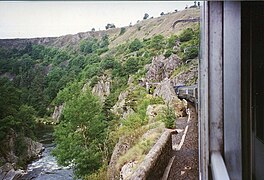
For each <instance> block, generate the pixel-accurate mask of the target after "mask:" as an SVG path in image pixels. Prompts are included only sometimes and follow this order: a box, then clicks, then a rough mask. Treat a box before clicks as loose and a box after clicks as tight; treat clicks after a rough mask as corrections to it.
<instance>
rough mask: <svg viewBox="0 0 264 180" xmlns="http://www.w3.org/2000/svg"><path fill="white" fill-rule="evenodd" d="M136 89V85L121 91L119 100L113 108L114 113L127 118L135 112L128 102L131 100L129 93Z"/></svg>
mask: <svg viewBox="0 0 264 180" xmlns="http://www.w3.org/2000/svg"><path fill="white" fill-rule="evenodd" d="M134 89H135V87H134V86H130V87H129V88H128V89H127V90H126V91H124V92H121V93H120V95H119V96H118V101H117V102H116V104H115V105H114V106H113V108H112V109H111V111H112V112H113V113H114V114H116V115H118V116H120V117H122V118H124V119H125V118H126V117H127V116H128V115H129V114H131V113H133V112H134V110H133V109H132V108H131V107H130V106H127V104H128V103H127V102H128V101H129V99H128V95H129V93H130V92H132V91H133V90H134Z"/></svg>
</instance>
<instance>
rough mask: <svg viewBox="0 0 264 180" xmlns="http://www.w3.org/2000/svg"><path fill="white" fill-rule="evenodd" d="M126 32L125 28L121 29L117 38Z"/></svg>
mask: <svg viewBox="0 0 264 180" xmlns="http://www.w3.org/2000/svg"><path fill="white" fill-rule="evenodd" d="M125 32H126V28H125V27H121V29H120V33H119V36H121V35H122V34H124V33H125Z"/></svg>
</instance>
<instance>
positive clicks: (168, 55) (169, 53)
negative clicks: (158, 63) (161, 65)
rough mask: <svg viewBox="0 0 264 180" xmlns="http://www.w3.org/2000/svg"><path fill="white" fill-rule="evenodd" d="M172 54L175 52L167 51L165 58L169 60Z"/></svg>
mask: <svg viewBox="0 0 264 180" xmlns="http://www.w3.org/2000/svg"><path fill="white" fill-rule="evenodd" d="M172 53H173V51H172V50H170V49H169V50H167V51H166V52H165V54H164V56H165V57H166V58H168V57H170V55H172Z"/></svg>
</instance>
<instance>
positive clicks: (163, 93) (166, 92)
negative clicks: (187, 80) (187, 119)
mask: <svg viewBox="0 0 264 180" xmlns="http://www.w3.org/2000/svg"><path fill="white" fill-rule="evenodd" d="M153 95H154V96H159V97H161V98H162V99H163V100H164V102H165V104H168V105H169V106H170V107H173V108H174V110H175V112H176V115H177V116H184V114H185V109H186V107H185V105H184V103H183V102H182V101H181V100H180V99H179V98H178V97H177V95H176V93H175V91H174V89H173V86H172V84H171V80H170V79H168V78H165V79H164V80H163V81H162V82H161V83H160V84H159V85H158V86H157V87H156V89H155V90H154V93H153Z"/></svg>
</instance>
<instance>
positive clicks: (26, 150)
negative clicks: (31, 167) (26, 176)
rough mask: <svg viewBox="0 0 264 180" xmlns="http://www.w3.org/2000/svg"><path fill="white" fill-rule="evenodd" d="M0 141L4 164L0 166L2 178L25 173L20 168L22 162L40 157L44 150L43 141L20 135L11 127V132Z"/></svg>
mask: <svg viewBox="0 0 264 180" xmlns="http://www.w3.org/2000/svg"><path fill="white" fill-rule="evenodd" d="M18 138H20V140H19V142H18ZM21 138H22V139H21ZM0 143H1V147H0V163H1V164H2V165H3V166H1V167H0V179H16V178H18V177H20V174H21V173H23V171H22V170H19V168H21V167H20V164H21V162H25V163H27V162H30V161H32V160H34V159H36V158H38V157H39V156H40V153H41V152H42V151H43V146H42V144H41V143H38V142H36V141H33V140H32V139H31V138H28V137H19V136H18V135H17V134H16V133H15V131H14V130H13V129H10V131H9V134H8V135H7V136H6V138H5V139H4V140H2V141H1V142H0ZM18 143H20V144H18ZM17 169H18V170H17Z"/></svg>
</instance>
